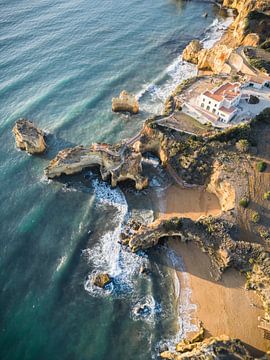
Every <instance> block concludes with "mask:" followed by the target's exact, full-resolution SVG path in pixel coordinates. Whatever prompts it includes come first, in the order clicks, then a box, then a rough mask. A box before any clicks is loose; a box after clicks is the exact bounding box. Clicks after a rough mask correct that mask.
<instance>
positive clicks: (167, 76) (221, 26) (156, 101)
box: [137, 17, 233, 114]
mask: <svg viewBox="0 0 270 360" xmlns="http://www.w3.org/2000/svg"><path fill="white" fill-rule="evenodd" d="M232 19H233V18H232V17H228V18H227V19H225V20H224V19H215V20H214V21H213V23H212V24H211V25H210V26H209V27H208V28H207V29H206V31H205V33H204V37H203V39H202V40H201V42H202V44H203V47H204V48H206V49H209V48H211V47H212V46H213V45H214V44H215V43H216V42H217V41H218V40H220V38H221V37H222V35H223V34H224V32H225V30H226V29H227V28H228V26H229V25H230V24H231V22H232ZM196 75H197V68H196V65H193V64H191V63H188V62H186V61H183V59H182V54H179V55H178V57H177V58H176V59H175V60H174V61H173V62H172V64H170V65H169V66H168V67H167V68H166V69H165V70H164V72H163V73H162V74H161V75H160V76H159V77H158V78H157V79H155V80H154V81H153V83H151V84H148V85H146V86H144V87H143V89H142V90H141V91H140V92H139V93H138V94H137V98H138V99H139V100H140V103H141V108H142V110H144V111H147V112H150V113H156V114H158V113H161V112H162V109H163V106H164V105H163V104H164V102H165V100H166V99H167V98H168V96H169V95H170V94H171V93H172V92H173V90H174V89H175V88H176V86H177V85H178V84H180V83H181V82H182V81H183V80H186V79H188V78H191V77H194V76H196ZM159 83H161V85H159Z"/></svg>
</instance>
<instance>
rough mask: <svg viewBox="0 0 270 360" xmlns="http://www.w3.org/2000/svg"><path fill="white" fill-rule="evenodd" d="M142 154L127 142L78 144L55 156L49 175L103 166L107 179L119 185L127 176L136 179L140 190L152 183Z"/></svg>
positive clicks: (67, 173)
mask: <svg viewBox="0 0 270 360" xmlns="http://www.w3.org/2000/svg"><path fill="white" fill-rule="evenodd" d="M141 160H142V156H141V154H140V153H137V152H135V151H134V150H133V149H132V148H131V147H129V146H127V145H108V144H93V145H91V146H89V147H83V146H76V147H74V148H69V149H65V150H62V151H60V152H59V153H58V155H57V156H56V157H55V158H54V159H53V160H51V162H50V163H49V165H48V166H47V168H46V169H45V171H44V173H45V175H46V176H47V177H48V178H50V179H52V178H55V177H57V176H60V175H62V174H66V175H70V174H75V173H78V172H81V171H82V170H83V169H85V168H88V167H91V166H97V165H98V166H99V168H100V174H101V177H102V179H103V180H109V179H110V181H111V185H112V186H113V187H115V186H116V185H117V184H118V183H119V182H121V181H124V180H133V181H134V182H135V187H136V189H137V190H142V189H143V188H145V187H146V186H147V184H148V179H147V178H146V177H144V176H143V175H142V164H141Z"/></svg>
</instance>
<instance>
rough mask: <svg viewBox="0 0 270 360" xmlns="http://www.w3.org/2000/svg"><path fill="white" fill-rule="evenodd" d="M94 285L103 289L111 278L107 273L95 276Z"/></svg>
mask: <svg viewBox="0 0 270 360" xmlns="http://www.w3.org/2000/svg"><path fill="white" fill-rule="evenodd" d="M93 282H94V285H96V286H98V287H100V288H102V289H104V288H105V286H106V285H108V284H110V283H111V282H112V278H111V277H110V275H109V274H107V273H100V274H97V275H96V276H95V278H94V281H93Z"/></svg>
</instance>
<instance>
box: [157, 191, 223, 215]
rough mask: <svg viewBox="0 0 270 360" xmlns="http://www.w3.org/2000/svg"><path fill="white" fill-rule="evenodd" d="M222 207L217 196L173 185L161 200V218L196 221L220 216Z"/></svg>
mask: <svg viewBox="0 0 270 360" xmlns="http://www.w3.org/2000/svg"><path fill="white" fill-rule="evenodd" d="M220 211H221V210H220V205H219V201H218V198H217V197H216V195H214V194H211V193H209V192H207V191H205V190H202V189H195V188H194V189H185V188H182V187H180V186H179V185H172V186H170V187H169V188H168V189H166V191H165V192H164V193H163V194H162V195H161V196H160V198H159V217H161V218H169V217H172V216H183V217H188V218H190V219H192V220H196V219H198V218H199V217H201V216H205V215H213V216H216V215H219V214H220Z"/></svg>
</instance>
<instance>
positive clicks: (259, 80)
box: [244, 74, 270, 90]
mask: <svg viewBox="0 0 270 360" xmlns="http://www.w3.org/2000/svg"><path fill="white" fill-rule="evenodd" d="M247 86H251V87H254V88H255V89H260V90H261V89H262V88H264V87H270V76H268V75H266V74H265V75H264V74H261V75H256V76H249V77H248V78H247V82H246V83H245V85H244V87H247Z"/></svg>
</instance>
